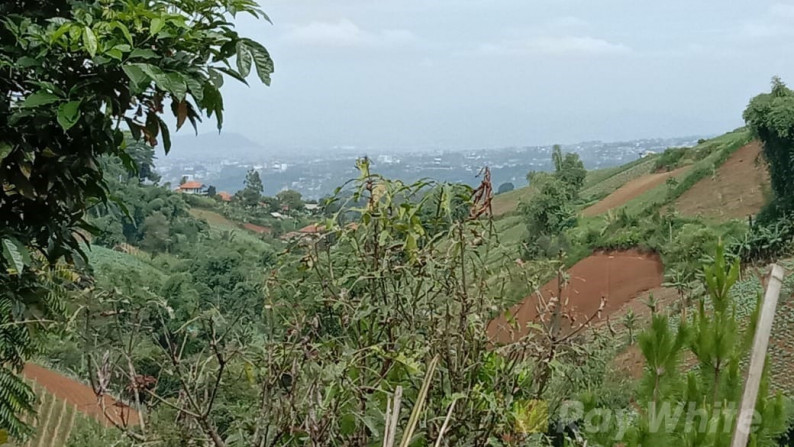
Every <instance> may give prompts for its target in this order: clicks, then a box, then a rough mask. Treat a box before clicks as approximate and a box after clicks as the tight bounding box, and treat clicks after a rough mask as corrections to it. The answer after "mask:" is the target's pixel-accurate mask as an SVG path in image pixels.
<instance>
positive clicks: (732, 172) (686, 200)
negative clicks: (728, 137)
mask: <svg viewBox="0 0 794 447" xmlns="http://www.w3.org/2000/svg"><path fill="white" fill-rule="evenodd" d="M768 184H769V172H768V171H767V168H766V163H764V161H763V159H762V158H761V144H760V143H759V142H757V141H754V142H752V143H750V144H748V145H746V146H744V147H742V148H741V149H739V150H737V151H736V152H735V153H733V155H731V156H730V158H728V160H726V161H725V163H723V164H722V166H720V167H719V168H718V169H717V172H716V175H714V176H713V177H708V178H705V179H703V180H701V181H699V182H697V183H696V184H695V186H693V187H692V188H690V189H689V190H688V191H687V192H685V193H684V194H683V195H682V196H681V197H680V198H679V199H678V200H677V201H676V203H675V207H676V209H677V210H678V212H679V213H681V214H683V215H685V216H698V215H700V216H703V217H710V218H717V219H733V218H743V217H747V216H749V215H752V214H756V213H758V211H760V210H761V207H763V206H764V192H763V190H764V186H765V185H768Z"/></svg>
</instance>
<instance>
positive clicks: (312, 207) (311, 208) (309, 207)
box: [303, 203, 322, 214]
mask: <svg viewBox="0 0 794 447" xmlns="http://www.w3.org/2000/svg"><path fill="white" fill-rule="evenodd" d="M303 208H305V209H306V211H308V212H310V213H312V214H314V213H316V212H318V211H321V210H322V207H321V206H320V204H319V203H304V204H303Z"/></svg>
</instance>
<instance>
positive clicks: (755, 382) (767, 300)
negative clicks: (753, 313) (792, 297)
mask: <svg viewBox="0 0 794 447" xmlns="http://www.w3.org/2000/svg"><path fill="white" fill-rule="evenodd" d="M771 267H772V273H771V275H770V277H769V285H768V286H767V288H766V295H764V301H763V303H762V304H761V315H760V316H759V317H758V325H757V327H756V330H755V337H754V338H753V351H752V352H751V354H750V369H749V370H748V371H747V381H746V382H745V385H744V395H743V396H742V405H741V407H740V410H739V413H738V414H737V415H736V429H735V430H734V432H733V442H732V443H731V447H746V446H747V440H748V438H749V436H750V429H751V426H752V423H753V415H754V414H755V402H756V400H758V388H759V387H760V385H761V376H762V374H763V372H764V363H766V349H767V347H768V346H769V335H770V334H771V333H772V322H773V321H774V319H775V309H776V308H777V300H778V297H779V296H780V288H781V286H782V285H783V275H784V271H783V267H780V266H779V265H777V264H772V265H771Z"/></svg>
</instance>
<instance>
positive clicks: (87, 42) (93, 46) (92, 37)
mask: <svg viewBox="0 0 794 447" xmlns="http://www.w3.org/2000/svg"><path fill="white" fill-rule="evenodd" d="M83 45H84V46H85V50H86V51H88V54H90V55H91V57H94V56H96V50H97V48H98V43H97V40H96V34H94V31H92V30H91V28H89V27H87V26H86V27H85V28H83Z"/></svg>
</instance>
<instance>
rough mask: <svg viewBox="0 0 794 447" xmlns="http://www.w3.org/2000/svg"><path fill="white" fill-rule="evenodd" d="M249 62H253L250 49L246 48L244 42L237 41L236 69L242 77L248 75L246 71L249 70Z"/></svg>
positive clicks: (248, 71)
mask: <svg viewBox="0 0 794 447" xmlns="http://www.w3.org/2000/svg"><path fill="white" fill-rule="evenodd" d="M251 62H253V58H252V56H251V50H249V49H248V46H247V45H246V44H245V42H243V41H240V42H237V71H239V72H240V75H241V76H242V77H246V76H248V73H250V72H251Z"/></svg>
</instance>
